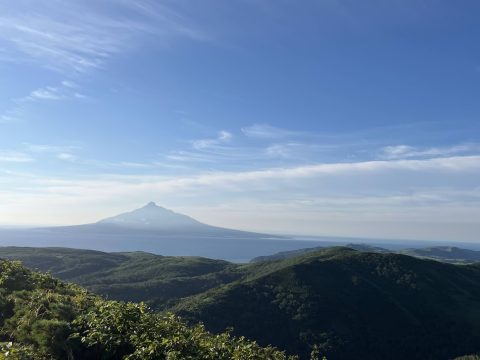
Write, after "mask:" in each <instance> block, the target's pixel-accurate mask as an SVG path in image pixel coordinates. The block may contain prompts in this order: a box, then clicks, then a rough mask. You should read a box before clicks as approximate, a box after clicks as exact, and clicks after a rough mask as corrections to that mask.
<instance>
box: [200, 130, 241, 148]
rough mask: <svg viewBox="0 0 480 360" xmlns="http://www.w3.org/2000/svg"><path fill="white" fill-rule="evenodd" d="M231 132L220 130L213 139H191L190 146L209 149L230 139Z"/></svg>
mask: <svg viewBox="0 0 480 360" xmlns="http://www.w3.org/2000/svg"><path fill="white" fill-rule="evenodd" d="M232 138H233V135H232V133H230V132H228V131H225V130H221V131H219V132H218V134H217V137H216V138H213V139H200V140H194V141H192V147H193V148H194V149H196V150H203V149H210V148H214V147H217V146H219V145H222V144H226V143H228V142H230V140H232Z"/></svg>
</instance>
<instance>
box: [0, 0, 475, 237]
mask: <svg viewBox="0 0 480 360" xmlns="http://www.w3.org/2000/svg"><path fill="white" fill-rule="evenodd" d="M478 11H480V3H475V2H464V3H462V4H453V3H451V2H448V1H438V2H431V1H426V2H416V1H396V0H395V1H390V2H388V4H387V3H385V4H379V3H378V2H375V1H372V0H367V1H363V2H351V1H346V0H345V1H344V0H339V1H306V2H303V3H302V4H301V5H299V4H297V3H292V2H289V1H273V0H266V1H257V2H256V1H243V0H242V1H234V2H228V4H227V3H225V2H221V1H215V0H208V1H205V2H201V3H200V2H195V1H190V0H186V1H180V2H171V1H150V0H131V1H119V2H112V1H109V0H100V1H95V2H85V1H80V0H72V1H68V2H64V1H57V0H38V1H36V2H31V1H27V0H19V1H16V2H15V3H12V2H3V3H0V13H1V15H0V74H1V79H2V86H1V87H0V224H4V225H1V226H2V227H3V226H28V225H29V224H30V225H31V224H34V225H33V226H40V225H72V224H84V223H91V222H95V221H97V220H99V219H102V218H105V217H108V216H111V215H115V214H118V213H121V212H124V211H128V210H131V209H134V208H137V207H140V206H142V205H143V204H145V203H147V202H149V201H152V200H154V201H156V202H157V203H158V204H159V205H161V206H164V207H166V208H170V209H173V210H175V211H177V212H180V213H184V214H187V215H189V216H192V217H193V218H195V219H197V220H199V221H201V222H204V223H207V224H211V225H215V226H221V227H225V228H233V229H241V230H247V231H258V232H263V233H277V234H302V235H309V236H336V237H355V238H377V239H388V238H391V239H412V240H448V241H454V240H456V241H469V242H478V241H480V238H479V236H478V234H480V221H479V220H478V219H480V182H479V180H478V179H480V121H479V115H480V106H479V102H478V99H477V96H476V94H478V90H479V89H480V49H479V46H478V45H477V44H476V43H477V41H476V39H477V38H478V35H479V33H480V29H479V28H478V26H477V24H478V21H477V17H478V16H476V15H475V14H478Z"/></svg>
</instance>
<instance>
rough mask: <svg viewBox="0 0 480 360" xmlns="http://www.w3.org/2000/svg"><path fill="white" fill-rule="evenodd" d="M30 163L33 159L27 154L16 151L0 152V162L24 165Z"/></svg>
mask: <svg viewBox="0 0 480 360" xmlns="http://www.w3.org/2000/svg"><path fill="white" fill-rule="evenodd" d="M31 161H33V158H32V157H31V156H30V155H29V154H26V153H22V152H18V151H1V150H0V162H12V163H24V162H31Z"/></svg>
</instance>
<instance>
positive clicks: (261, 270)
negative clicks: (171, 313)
mask: <svg viewBox="0 0 480 360" xmlns="http://www.w3.org/2000/svg"><path fill="white" fill-rule="evenodd" d="M246 268H247V270H248V274H247V276H246V277H245V278H243V279H241V280H239V281H236V282H233V283H230V284H228V285H226V286H221V287H218V288H215V289H212V290H210V291H207V292H206V293H203V294H200V295H196V296H193V297H191V298H188V299H184V300H183V301H182V302H181V303H180V304H178V305H177V306H176V307H175V308H174V310H175V311H176V312H177V313H178V314H180V315H181V316H183V317H184V318H187V319H190V321H192V322H196V321H202V322H204V324H205V326H206V327H207V329H209V330H211V331H222V330H223V329H226V328H229V327H233V328H234V334H237V335H244V336H246V337H248V338H250V339H255V340H257V341H258V342H259V343H260V344H273V345H276V346H282V348H284V349H285V350H287V351H288V352H290V353H296V354H300V356H301V357H302V358H303V359H306V358H308V356H310V355H312V356H314V357H319V356H320V354H322V355H326V356H327V357H328V358H329V359H358V358H360V359H402V360H403V359H405V358H413V359H451V358H453V357H455V356H458V355H461V354H465V353H475V352H476V351H479V350H480V310H479V309H480V271H479V270H480V268H479V267H478V266H457V265H450V264H444V263H439V262H436V261H427V260H419V259H416V258H412V257H409V256H404V255H396V254H379V253H360V252H357V251H353V250H348V249H345V248H343V249H342V248H331V249H326V250H320V251H317V252H312V253H308V254H305V255H303V256H299V257H296V258H290V259H286V260H279V261H271V262H266V263H256V264H251V265H248V266H247V267H246ZM238 314H241V316H238ZM312 348H313V350H314V351H313V353H312Z"/></svg>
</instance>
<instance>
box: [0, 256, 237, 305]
mask: <svg viewBox="0 0 480 360" xmlns="http://www.w3.org/2000/svg"><path fill="white" fill-rule="evenodd" d="M0 258H4V259H13V260H20V261H22V263H23V264H24V265H25V266H27V267H28V268H30V269H33V270H39V271H48V272H51V274H52V275H53V276H55V277H58V278H60V279H63V280H67V281H71V282H75V283H77V284H79V285H81V286H83V287H86V288H87V289H89V290H91V291H93V292H95V293H97V294H101V295H103V296H105V297H107V298H109V299H114V300H125V301H145V302H147V303H148V304H149V305H151V306H153V307H155V308H157V309H162V308H165V307H166V306H167V304H170V303H172V302H174V301H176V300H177V299H179V298H183V297H187V296H190V295H193V294H198V293H201V292H204V291H206V290H208V289H211V288H213V287H217V286H219V285H222V284H226V283H228V282H231V281H233V280H236V279H239V278H240V277H241V276H243V273H242V271H240V270H239V267H238V266H237V265H234V264H231V263H229V262H226V261H222V260H212V259H206V258H200V257H172V256H160V255H154V254H149V253H144V252H133V253H105V252H100V251H92V250H78V249H67V248H22V247H3V248H0Z"/></svg>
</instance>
